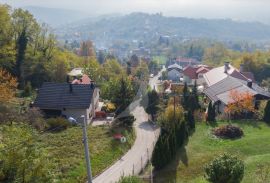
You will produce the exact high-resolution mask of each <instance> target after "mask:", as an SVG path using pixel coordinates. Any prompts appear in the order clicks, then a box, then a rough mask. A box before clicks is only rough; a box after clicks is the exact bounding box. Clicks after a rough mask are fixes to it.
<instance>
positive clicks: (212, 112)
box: [206, 101, 216, 122]
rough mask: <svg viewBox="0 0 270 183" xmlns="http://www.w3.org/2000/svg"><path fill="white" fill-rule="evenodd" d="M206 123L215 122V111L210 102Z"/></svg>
mask: <svg viewBox="0 0 270 183" xmlns="http://www.w3.org/2000/svg"><path fill="white" fill-rule="evenodd" d="M206 121H208V122H215V121H216V111H215V107H214V106H213V105H212V101H211V102H210V103H209V105H208V111H207V118H206Z"/></svg>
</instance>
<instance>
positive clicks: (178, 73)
mask: <svg viewBox="0 0 270 183" xmlns="http://www.w3.org/2000/svg"><path fill="white" fill-rule="evenodd" d="M167 71H168V79H169V80H172V81H175V82H180V78H182V77H183V68H182V67H181V66H180V65H178V64H173V65H170V66H169V67H168V69H167Z"/></svg>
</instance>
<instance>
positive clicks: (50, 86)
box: [33, 83, 99, 123]
mask: <svg viewBox="0 0 270 183" xmlns="http://www.w3.org/2000/svg"><path fill="white" fill-rule="evenodd" d="M98 100H99V89H98V88H96V87H95V85H94V84H93V83H91V84H72V83H44V84H43V85H42V87H41V88H40V89H39V91H38V95H37V98H36V100H35V102H34V104H33V106H34V107H38V108H39V109H41V110H42V111H43V112H44V113H45V115H46V116H47V117H57V116H63V117H66V118H69V117H73V118H77V119H78V121H82V120H83V119H81V118H80V117H81V116H82V115H84V116H85V118H86V121H87V123H90V122H91V120H92V118H93V117H94V116H95V109H96V108H97V107H98Z"/></svg>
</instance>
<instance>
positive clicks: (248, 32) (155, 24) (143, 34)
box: [56, 13, 270, 43]
mask: <svg viewBox="0 0 270 183" xmlns="http://www.w3.org/2000/svg"><path fill="white" fill-rule="evenodd" d="M56 33H57V34H58V35H59V38H61V39H72V38H74V39H78V38H79V39H88V38H91V39H93V40H95V41H96V42H104V43H108V42H111V41H117V40H118V41H119V40H124V41H131V40H134V39H135V40H144V41H147V40H151V39H157V38H158V37H159V36H160V35H168V36H171V37H174V38H179V39H184V38H211V39H218V40H222V41H230V40H231V41H236V40H237V41H239V40H246V41H266V40H267V41H268V40H270V26H268V25H264V24H262V23H256V22H237V21H232V20H230V19H224V20H223V19H217V20H208V19H191V18H180V17H165V16H162V15H160V14H154V15H149V14H145V13H132V14H129V15H125V16H115V17H103V18H100V19H99V20H96V21H93V20H91V21H90V20H89V21H86V20H85V21H80V22H78V23H73V24H69V25H67V26H62V27H60V28H59V29H57V31H56ZM74 33H77V34H76V36H74V35H75V34H74ZM78 35H79V36H78Z"/></svg>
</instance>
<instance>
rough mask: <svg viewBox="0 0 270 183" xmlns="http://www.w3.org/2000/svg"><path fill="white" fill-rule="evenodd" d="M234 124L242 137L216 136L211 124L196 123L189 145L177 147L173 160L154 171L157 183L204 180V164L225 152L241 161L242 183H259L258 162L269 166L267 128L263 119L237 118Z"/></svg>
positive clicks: (203, 181)
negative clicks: (233, 138)
mask: <svg viewBox="0 0 270 183" xmlns="http://www.w3.org/2000/svg"><path fill="white" fill-rule="evenodd" d="M224 123H225V122H223V123H221V122H220V123H218V125H221V124H224ZM234 124H236V125H238V126H240V127H241V128H242V129H243V131H244V137H242V138H241V139H237V140H221V139H217V138H215V137H213V136H212V135H211V133H210V131H211V128H212V127H210V126H208V125H206V124H197V126H196V132H195V133H194V134H193V135H192V136H191V137H190V139H189V142H188V145H187V146H186V147H185V148H183V149H181V150H179V153H178V155H177V157H176V160H175V161H174V162H172V163H171V164H170V165H168V166H167V167H166V168H165V169H163V170H162V171H160V172H157V174H156V182H164V183H165V182H166V183H170V182H188V183H205V182H206V181H205V180H204V177H203V175H204V165H205V164H206V163H208V162H210V161H211V160H212V159H214V158H215V157H216V156H217V155H219V154H222V153H225V152H227V153H231V154H233V155H237V156H238V157H239V158H240V159H242V160H244V162H245V176H244V179H243V181H242V182H243V183H257V182H259V180H258V175H257V170H258V164H260V165H264V166H268V167H269V166H270V127H269V126H267V125H266V124H265V123H262V122H250V121H241V122H240V121H238V122H234ZM269 181H270V180H269Z"/></svg>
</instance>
